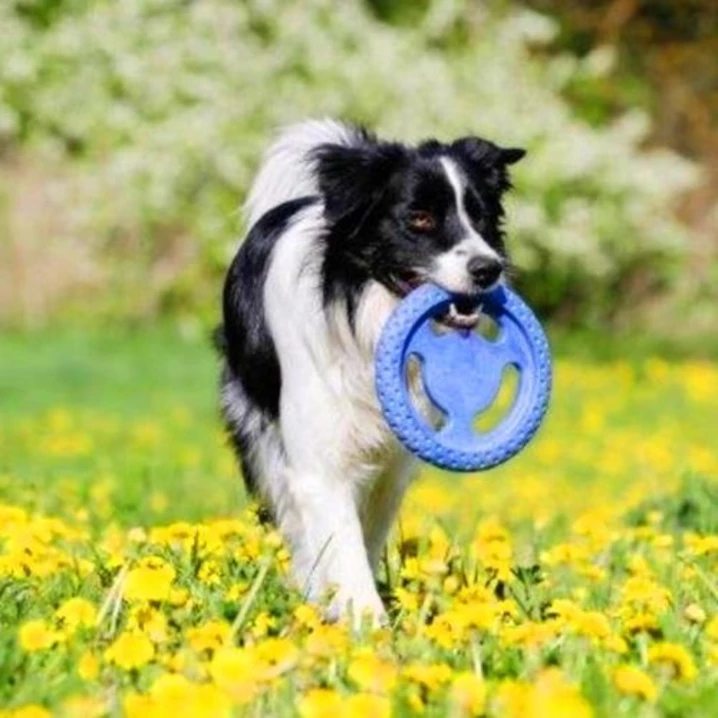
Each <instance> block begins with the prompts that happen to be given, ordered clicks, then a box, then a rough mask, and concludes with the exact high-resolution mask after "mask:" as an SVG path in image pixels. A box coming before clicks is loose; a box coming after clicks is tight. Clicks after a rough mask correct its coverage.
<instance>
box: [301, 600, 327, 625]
mask: <svg viewBox="0 0 718 718" xmlns="http://www.w3.org/2000/svg"><path fill="white" fill-rule="evenodd" d="M294 618H295V620H296V621H297V623H298V624H299V625H300V626H304V627H305V628H310V629H315V628H317V627H318V626H319V625H320V624H321V622H322V621H321V618H320V616H319V613H318V612H317V609H316V608H315V607H314V606H310V605H308V604H306V603H303V604H302V605H301V606H297V607H296V608H295V609H294Z"/></svg>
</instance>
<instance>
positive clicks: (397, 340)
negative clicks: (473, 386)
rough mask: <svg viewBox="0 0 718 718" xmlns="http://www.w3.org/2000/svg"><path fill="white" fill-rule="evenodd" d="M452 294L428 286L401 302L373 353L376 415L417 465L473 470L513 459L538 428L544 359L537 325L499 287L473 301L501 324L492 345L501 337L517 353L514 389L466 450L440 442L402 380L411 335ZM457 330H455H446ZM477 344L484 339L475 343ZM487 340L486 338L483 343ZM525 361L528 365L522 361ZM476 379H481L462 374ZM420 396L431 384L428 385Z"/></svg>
mask: <svg viewBox="0 0 718 718" xmlns="http://www.w3.org/2000/svg"><path fill="white" fill-rule="evenodd" d="M454 300H455V296H454V295H452V294H450V293H448V292H446V291H445V290H443V289H441V288H440V287H437V286H435V285H432V284H426V285H422V286H421V287H419V288H418V289H415V290H414V291H413V292H411V294H409V295H408V296H407V297H405V298H404V299H403V300H402V301H401V302H400V304H399V305H398V306H397V307H396V309H395V310H394V312H393V313H392V314H391V316H390V317H389V320H388V321H387V323H386V326H385V327H384V329H383V331H382V334H381V337H380V339H379V344H378V348H377V357H376V390H377V394H378V396H379V401H380V404H381V408H382V412H383V414H384V417H385V419H386V421H387V423H388V424H389V426H390V427H391V429H392V431H393V432H394V433H395V434H396V435H397V437H398V438H399V440H400V441H401V442H402V443H403V444H404V445H405V446H406V448H407V449H409V450H410V451H411V452H413V453H414V454H416V455H417V456H419V457H420V458H421V459H423V460H424V461H427V462H429V463H430V464H434V465H435V466H438V467H440V468H444V469H449V470H452V471H480V470H485V469H489V468H491V467H493V466H496V465H498V464H501V463H503V462H504V461H506V460H508V459H510V458H511V457H512V456H514V455H515V454H517V453H518V452H519V451H521V449H522V448H523V447H524V446H525V445H526V444H527V443H528V442H529V441H530V440H531V438H532V437H533V435H534V434H535V433H536V431H537V430H538V428H539V426H540V424H541V421H542V420H543V417H544V415H545V414H546V410H547V408H548V403H549V398H550V395H551V381H552V371H551V357H550V351H549V345H548V340H547V339H546V335H545V333H544V331H543V328H542V327H541V324H540V323H539V321H538V320H537V319H536V317H535V316H534V314H533V312H532V311H531V309H529V307H528V305H527V304H526V303H525V302H524V301H523V300H522V299H521V298H520V297H519V296H518V295H517V294H516V293H515V292H513V291H511V290H510V289H508V288H507V287H504V286H499V287H497V288H496V289H494V290H492V291H491V292H488V293H486V294H483V295H480V297H479V298H477V306H480V307H481V310H482V312H483V313H484V314H486V315H488V316H490V317H491V318H492V319H493V320H494V321H495V322H496V323H497V325H498V326H499V327H500V330H501V335H500V336H499V338H498V340H497V341H498V342H502V341H507V335H509V334H510V335H511V337H510V340H511V342H513V343H514V344H515V345H516V344H520V345H522V348H523V349H524V352H523V353H522V354H521V355H520V356H519V355H517V357H516V359H517V361H516V362H513V361H507V362H506V365H510V364H514V366H516V367H517V368H518V369H519V387H518V391H517V394H516V396H515V398H514V402H513V404H512V406H511V408H510V410H509V413H508V415H507V416H506V417H504V419H503V420H502V421H501V422H499V424H498V425H497V426H495V427H494V428H492V429H491V430H490V431H488V432H486V433H483V434H480V433H475V437H476V440H475V442H473V441H472V447H471V448H470V449H467V447H466V446H465V445H463V446H458V445H452V443H451V442H448V441H447V442H442V441H441V440H440V437H439V434H440V431H437V430H435V429H434V428H432V427H431V426H430V425H429V424H428V422H427V420H426V419H425V418H424V417H422V416H421V414H420V413H419V412H418V410H417V408H416V407H415V406H414V403H413V402H412V399H411V396H410V393H409V390H408V386H407V380H406V364H407V361H408V360H409V358H410V357H411V356H412V355H413V354H415V352H413V351H412V347H411V344H412V338H413V337H414V335H415V334H416V332H417V331H418V330H419V329H421V328H422V327H423V325H424V324H425V323H426V322H429V321H431V320H432V319H433V318H436V317H440V316H442V315H443V314H444V313H445V312H446V311H447V310H448V308H449V306H450V304H451V303H452V301H454ZM451 331H461V330H451ZM482 339H483V338H482ZM483 341H485V342H488V341H489V340H487V339H483ZM527 359H528V362H527ZM466 379H467V381H471V380H472V379H473V380H475V381H481V377H480V376H479V377H473V378H472V377H467V378H466ZM427 393H429V394H430V393H431V392H430V387H427Z"/></svg>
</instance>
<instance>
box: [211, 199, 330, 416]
mask: <svg viewBox="0 0 718 718" xmlns="http://www.w3.org/2000/svg"><path fill="white" fill-rule="evenodd" d="M314 201H316V199H315V198H312V197H302V198H300V199H295V200H292V201H291V202H285V203H284V204H281V205H279V206H278V207H275V208H274V209H272V210H270V211H269V212H267V213H266V214H265V215H264V216H263V217H262V218H261V219H260V220H259V221H258V222H257V223H256V224H255V225H254V227H252V228H251V230H250V232H249V235H248V236H247V239H246V240H245V241H244V243H243V244H242V246H241V247H240V249H239V251H238V252H237V255H236V256H235V258H234V260H233V262H232V264H231V266H230V268H229V272H228V274H227V279H226V281H225V285H224V296H223V312H224V324H223V325H222V327H221V328H220V330H219V331H218V334H217V335H218V336H219V337H220V338H219V340H217V339H216V340H215V341H216V343H217V344H218V345H219V346H221V347H222V350H223V353H224V354H225V356H226V358H227V366H228V368H229V369H230V370H231V372H232V373H233V374H234V375H235V376H236V377H237V378H238V379H239V381H240V382H241V384H242V388H243V390H244V393H245V394H246V395H247V396H248V397H249V398H250V399H251V400H252V402H253V403H254V405H255V406H257V407H258V408H260V409H261V410H262V412H263V413H265V414H266V415H268V416H269V417H270V418H272V419H275V418H276V417H277V416H278V415H279V392H280V390H281V385H282V378H281V372H280V369H279V360H278V359H277V352H276V350H275V347H274V341H273V340H272V337H271V335H270V333H269V329H268V327H267V322H266V318H265V311H264V281H265V279H266V277H267V270H268V268H269V262H270V259H271V256H272V250H273V249H274V246H275V244H276V243H277V240H278V239H279V237H281V236H282V233H283V232H284V231H285V229H286V228H287V225H288V224H289V223H290V222H291V220H292V218H293V217H295V216H296V214H297V213H298V212H299V211H300V210H302V209H304V208H305V207H307V206H308V205H310V204H312V202H314Z"/></svg>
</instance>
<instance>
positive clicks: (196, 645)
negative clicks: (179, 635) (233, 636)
mask: <svg viewBox="0 0 718 718" xmlns="http://www.w3.org/2000/svg"><path fill="white" fill-rule="evenodd" d="M229 631H230V625H229V623H227V622H226V621H207V623H203V624H202V625H201V626H197V627H196V628H190V629H188V630H187V642H188V643H189V645H190V646H192V648H193V649H194V650H195V651H197V652H198V653H201V652H202V651H216V650H217V649H218V648H220V646H222V645H223V644H224V642H225V641H226V640H227V638H228V636H229Z"/></svg>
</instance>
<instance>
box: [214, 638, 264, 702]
mask: <svg viewBox="0 0 718 718" xmlns="http://www.w3.org/2000/svg"><path fill="white" fill-rule="evenodd" d="M209 673H210V676H211V677H212V680H213V681H214V683H215V684H216V685H217V686H218V687H219V688H221V689H222V690H223V691H225V692H226V693H228V694H229V695H230V696H231V697H232V699H233V700H234V701H235V702H236V703H239V704H242V705H243V704H246V703H250V702H251V701H252V700H254V698H255V696H256V695H257V693H258V692H259V690H260V687H261V686H260V683H261V681H262V680H263V679H264V666H262V665H261V663H260V662H259V661H258V660H257V658H256V657H255V656H254V654H253V653H252V651H251V650H250V649H248V648H235V647H225V648H220V649H219V650H217V651H216V652H215V654H214V656H213V657H212V661H211V662H210V664H209Z"/></svg>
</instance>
